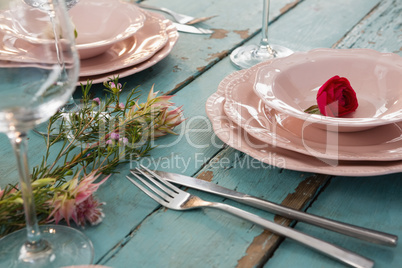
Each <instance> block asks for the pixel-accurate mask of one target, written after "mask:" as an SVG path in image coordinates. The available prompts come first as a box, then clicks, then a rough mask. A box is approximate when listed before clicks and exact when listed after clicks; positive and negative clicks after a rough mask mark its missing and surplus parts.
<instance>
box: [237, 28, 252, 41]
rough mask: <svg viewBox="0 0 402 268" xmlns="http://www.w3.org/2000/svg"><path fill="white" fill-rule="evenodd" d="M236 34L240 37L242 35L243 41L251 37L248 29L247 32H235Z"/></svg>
mask: <svg viewBox="0 0 402 268" xmlns="http://www.w3.org/2000/svg"><path fill="white" fill-rule="evenodd" d="M233 32H234V33H237V34H238V35H240V38H241V39H246V38H248V37H249V36H250V34H249V33H248V32H249V31H248V29H247V30H234V31H233Z"/></svg>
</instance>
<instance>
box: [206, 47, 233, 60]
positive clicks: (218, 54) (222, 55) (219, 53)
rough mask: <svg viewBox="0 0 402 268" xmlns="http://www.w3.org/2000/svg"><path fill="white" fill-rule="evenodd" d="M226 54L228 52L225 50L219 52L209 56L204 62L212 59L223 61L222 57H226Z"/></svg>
mask: <svg viewBox="0 0 402 268" xmlns="http://www.w3.org/2000/svg"><path fill="white" fill-rule="evenodd" d="M228 53H229V52H228V51H227V50H224V51H221V52H217V53H214V54H210V56H209V57H208V58H207V59H206V61H208V62H209V61H211V60H213V59H216V58H218V59H223V58H224V57H226V56H227V55H228Z"/></svg>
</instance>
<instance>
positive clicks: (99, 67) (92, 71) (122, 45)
mask: <svg viewBox="0 0 402 268" xmlns="http://www.w3.org/2000/svg"><path fill="white" fill-rule="evenodd" d="M144 14H145V15H146V20H145V23H144V26H143V27H142V28H141V29H140V30H138V32H137V33H136V34H135V36H132V37H129V38H127V39H125V40H123V41H121V42H118V43H116V44H114V45H113V46H112V47H111V48H110V49H109V50H108V51H106V52H105V53H103V54H101V55H99V56H97V57H93V58H90V59H86V60H81V69H80V76H93V75H99V74H104V73H110V72H113V71H116V70H119V69H122V68H125V67H128V66H133V65H136V64H138V63H141V62H143V61H145V60H147V59H149V58H150V57H152V56H153V55H154V54H155V53H156V52H157V51H159V50H160V49H161V48H162V47H163V46H164V45H166V43H167V41H168V33H167V32H166V28H167V23H166V21H164V20H162V19H161V18H160V17H159V16H155V15H154V14H155V13H149V12H144Z"/></svg>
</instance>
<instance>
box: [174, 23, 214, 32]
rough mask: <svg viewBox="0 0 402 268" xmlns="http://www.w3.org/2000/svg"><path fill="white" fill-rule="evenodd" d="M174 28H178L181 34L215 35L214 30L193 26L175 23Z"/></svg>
mask: <svg viewBox="0 0 402 268" xmlns="http://www.w3.org/2000/svg"><path fill="white" fill-rule="evenodd" d="M173 26H174V27H176V29H177V30H178V31H180V32H185V33H193V34H211V33H213V31H212V30H208V29H204V28H200V27H195V26H191V25H184V24H180V23H176V22H173Z"/></svg>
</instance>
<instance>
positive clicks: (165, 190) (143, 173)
mask: <svg viewBox="0 0 402 268" xmlns="http://www.w3.org/2000/svg"><path fill="white" fill-rule="evenodd" d="M136 170H138V171H139V172H140V173H141V175H142V176H144V177H146V178H147V179H148V180H150V181H152V183H153V184H155V185H156V186H158V187H159V188H160V189H161V190H163V191H164V192H165V193H167V194H168V195H169V196H170V197H171V198H173V197H174V196H175V195H176V194H177V192H175V191H172V189H169V188H168V187H166V186H165V185H163V184H162V183H160V181H159V180H157V179H156V178H154V177H153V175H152V174H151V173H149V174H148V173H146V172H145V171H143V170H141V169H139V168H136Z"/></svg>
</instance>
